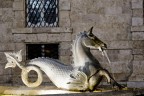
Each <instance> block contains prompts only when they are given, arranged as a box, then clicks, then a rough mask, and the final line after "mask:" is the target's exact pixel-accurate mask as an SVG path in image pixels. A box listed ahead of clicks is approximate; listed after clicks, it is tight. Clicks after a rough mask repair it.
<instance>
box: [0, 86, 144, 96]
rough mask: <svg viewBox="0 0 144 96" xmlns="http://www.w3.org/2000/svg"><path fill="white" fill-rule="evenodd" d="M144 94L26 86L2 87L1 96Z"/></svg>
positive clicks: (126, 90)
mask: <svg viewBox="0 0 144 96" xmlns="http://www.w3.org/2000/svg"><path fill="white" fill-rule="evenodd" d="M139 94H144V90H143V89H137V90H132V89H124V90H121V91H115V90H111V89H105V90H104V89H100V90H99V91H94V92H74V91H66V90H61V89H57V88H56V87H54V86H48V87H45V86H40V87H37V88H28V87H26V86H21V87H11V86H10V87H8V86H0V95H1V96H3V95H48V96H136V95H139Z"/></svg>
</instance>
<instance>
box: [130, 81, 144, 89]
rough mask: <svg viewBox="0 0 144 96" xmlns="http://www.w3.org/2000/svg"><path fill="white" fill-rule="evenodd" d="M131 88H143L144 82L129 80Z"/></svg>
mask: <svg viewBox="0 0 144 96" xmlns="http://www.w3.org/2000/svg"><path fill="white" fill-rule="evenodd" d="M127 86H128V87H129V88H143V86H144V82H136V81H135V82H127Z"/></svg>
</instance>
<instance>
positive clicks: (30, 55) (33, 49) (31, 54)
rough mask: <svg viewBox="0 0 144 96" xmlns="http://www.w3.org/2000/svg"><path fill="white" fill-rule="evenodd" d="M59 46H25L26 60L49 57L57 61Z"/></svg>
mask: <svg viewBox="0 0 144 96" xmlns="http://www.w3.org/2000/svg"><path fill="white" fill-rule="evenodd" d="M58 46H59V44H26V53H27V54H26V59H27V60H29V59H34V58H38V57H49V58H54V59H59V54H58V53H59V52H58Z"/></svg>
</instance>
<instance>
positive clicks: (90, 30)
mask: <svg viewBox="0 0 144 96" xmlns="http://www.w3.org/2000/svg"><path fill="white" fill-rule="evenodd" d="M92 31H93V26H92V27H91V28H90V29H89V31H88V35H91V34H92Z"/></svg>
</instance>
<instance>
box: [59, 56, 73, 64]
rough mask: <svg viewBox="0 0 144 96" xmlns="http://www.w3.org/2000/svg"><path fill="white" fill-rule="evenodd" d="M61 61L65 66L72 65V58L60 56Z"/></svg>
mask: <svg viewBox="0 0 144 96" xmlns="http://www.w3.org/2000/svg"><path fill="white" fill-rule="evenodd" d="M59 59H60V61H61V62H63V63H64V64H67V65H69V64H71V63H70V56H60V57H59Z"/></svg>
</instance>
